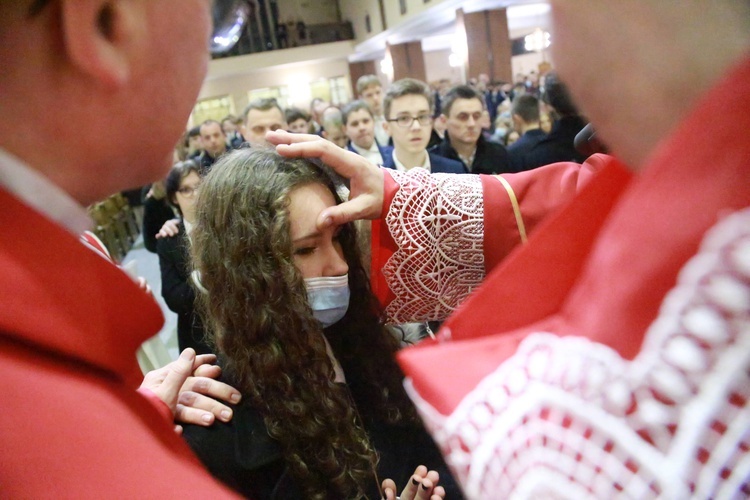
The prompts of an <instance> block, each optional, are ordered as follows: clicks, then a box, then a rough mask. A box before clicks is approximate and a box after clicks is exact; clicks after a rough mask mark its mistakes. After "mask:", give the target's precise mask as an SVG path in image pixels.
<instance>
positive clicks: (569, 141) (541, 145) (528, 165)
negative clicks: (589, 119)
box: [524, 116, 586, 170]
mask: <svg viewBox="0 0 750 500" xmlns="http://www.w3.org/2000/svg"><path fill="white" fill-rule="evenodd" d="M585 126H586V122H584V121H583V119H581V118H580V117H578V116H564V117H562V118H560V119H559V120H557V121H556V122H555V124H554V125H553V126H552V130H551V131H550V133H549V135H547V137H545V138H544V139H542V140H541V141H539V142H538V143H537V144H536V145H535V146H534V147H533V148H531V149H530V150H529V151H528V152H527V153H526V154H525V155H524V167H525V169H526V170H529V169H532V168H536V167H541V166H543V165H549V164H550V163H557V162H560V161H574V162H577V163H583V162H584V161H586V157H585V156H584V155H582V154H581V153H579V152H578V151H577V150H576V148H575V146H574V141H575V138H576V135H578V132H580V131H581V129H582V128H583V127H585Z"/></svg>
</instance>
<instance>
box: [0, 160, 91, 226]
mask: <svg viewBox="0 0 750 500" xmlns="http://www.w3.org/2000/svg"><path fill="white" fill-rule="evenodd" d="M0 187H2V188H4V189H6V190H7V191H9V192H10V193H11V194H13V195H14V196H16V197H17V198H19V199H20V200H21V201H23V202H24V203H25V204H26V205H28V206H30V207H31V208H33V209H34V210H36V211H37V212H39V213H41V214H42V215H44V216H45V217H47V218H48V219H50V220H52V221H53V222H55V223H57V224H59V225H60V226H62V227H64V228H65V229H67V230H68V231H70V232H71V233H73V234H74V235H76V236H79V235H80V234H81V233H83V232H84V231H86V230H89V229H91V227H92V222H91V218H90V217H89V216H88V213H87V212H86V209H85V208H84V207H82V206H81V205H80V204H79V203H78V202H77V201H75V200H74V199H73V198H72V197H71V196H70V195H69V194H68V193H66V192H65V191H63V190H62V189H61V188H60V187H58V186H57V185H55V184H53V183H52V182H51V181H50V180H49V179H47V178H46V177H45V176H43V175H42V174H40V173H39V172H37V171H36V170H34V169H32V168H30V167H29V166H28V165H25V164H24V163H23V162H22V161H21V160H20V159H19V158H17V157H15V156H13V155H11V154H10V153H8V152H7V151H5V150H4V149H1V148H0Z"/></svg>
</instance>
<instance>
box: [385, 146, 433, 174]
mask: <svg viewBox="0 0 750 500" xmlns="http://www.w3.org/2000/svg"><path fill="white" fill-rule="evenodd" d="M393 163H394V165H396V170H398V171H399V172H408V171H409V170H411V169H410V168H406V166H404V164H403V163H401V162H400V161H399V159H398V157H397V156H396V150H395V149H394V150H393ZM419 166H420V167H422V168H424V169H425V170H427V171H428V172H432V165H431V164H430V155H429V154H428V153H427V151H425V152H424V161H423V162H422V164H421V165H419Z"/></svg>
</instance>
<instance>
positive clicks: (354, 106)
mask: <svg viewBox="0 0 750 500" xmlns="http://www.w3.org/2000/svg"><path fill="white" fill-rule="evenodd" d="M360 109H364V110H367V112H368V113H369V114H370V117H373V115H372V109H370V106H369V105H368V104H367V103H366V102H365V101H363V100H361V99H357V100H356V101H352V102H350V103H349V104H347V105H346V106H344V109H342V110H341V117H342V119H343V121H344V125H346V124H347V123H349V115H350V114H352V113H354V112H356V111H359V110H360ZM373 118H374V117H373Z"/></svg>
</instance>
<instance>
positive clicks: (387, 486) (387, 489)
mask: <svg viewBox="0 0 750 500" xmlns="http://www.w3.org/2000/svg"><path fill="white" fill-rule="evenodd" d="M381 489H382V490H383V495H384V496H385V499H386V500H396V491H397V489H396V483H395V482H394V481H393V479H386V480H385V481H383V483H382V484H381Z"/></svg>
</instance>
